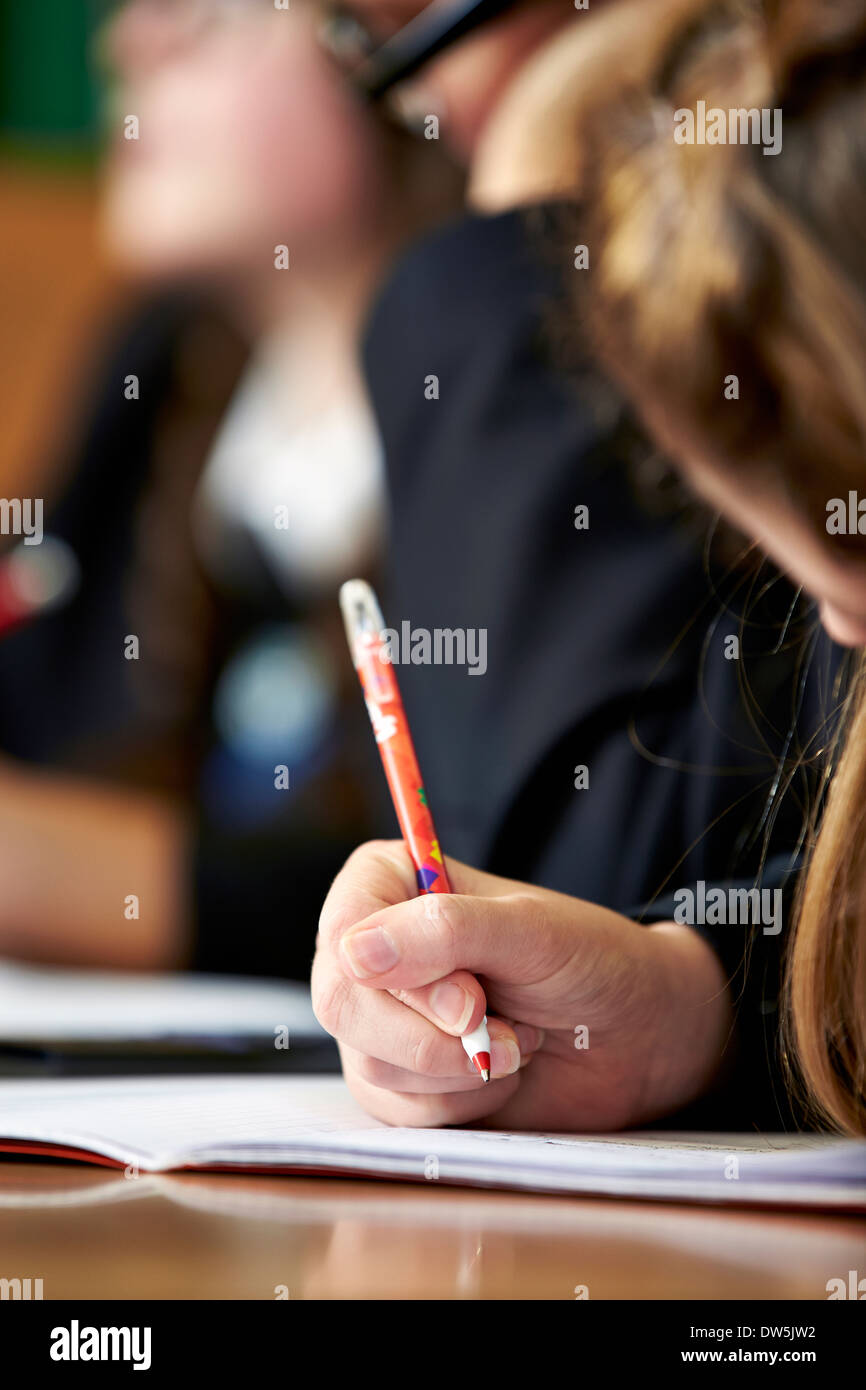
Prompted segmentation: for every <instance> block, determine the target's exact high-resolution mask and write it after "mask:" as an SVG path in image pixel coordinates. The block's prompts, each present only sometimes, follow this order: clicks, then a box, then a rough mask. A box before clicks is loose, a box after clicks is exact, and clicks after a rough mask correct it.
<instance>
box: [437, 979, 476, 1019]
mask: <svg viewBox="0 0 866 1390" xmlns="http://www.w3.org/2000/svg"><path fill="white" fill-rule="evenodd" d="M474 1007H475V1000H474V999H473V998H472V995H471V994H469V992H468V991H467V990H465V989H462V988H461V987H460V985H455V984H452V983H451V982H450V981H449V982H448V983H447V984H441V985H434V986H433V989H432V990H431V991H430V1008H431V1009H432V1010H433V1012H434V1014H435V1015H436V1017H437V1018H438V1019H439V1020H440V1021H441V1022H442V1023H444V1024H445V1026H446V1028H456V1029H457V1030H458V1032H462V1031H463V1029H464V1028H465V1027H466V1026H467V1024H468V1023H469V1019H470V1017H471V1014H472V1010H473V1008H474Z"/></svg>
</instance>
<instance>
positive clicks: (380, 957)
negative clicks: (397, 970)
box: [340, 927, 400, 980]
mask: <svg viewBox="0 0 866 1390" xmlns="http://www.w3.org/2000/svg"><path fill="white" fill-rule="evenodd" d="M340 949H341V951H342V952H343V954H344V956H345V957H346V961H347V963H348V966H349V969H350V970H351V972H352V974H353V975H356V976H357V977H358V979H359V980H365V979H367V978H368V976H370V975H384V973H385V971H386V970H393V968H394V966H395V965H396V964H397V962H398V960H399V959H400V952H399V951H398V950H397V947H396V946H395V945H394V942H393V941H392V940H391V938H390V936H389V935H388V933H387V932H386V931H385V928H384V927H365V928H364V930H363V931H353V932H349V933H348V934H347V935H346V936H344V937H343V940H342V941H341V943H340Z"/></svg>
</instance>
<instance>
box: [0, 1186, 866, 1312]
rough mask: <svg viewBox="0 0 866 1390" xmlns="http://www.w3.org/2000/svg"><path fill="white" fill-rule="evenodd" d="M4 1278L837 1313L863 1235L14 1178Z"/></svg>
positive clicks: (622, 1209)
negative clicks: (730, 1302)
mask: <svg viewBox="0 0 866 1390" xmlns="http://www.w3.org/2000/svg"><path fill="white" fill-rule="evenodd" d="M0 1264H2V1268H0V1277H6V1278H12V1277H16V1276H17V1277H19V1278H27V1277H30V1278H32V1279H35V1278H41V1279H42V1280H43V1292H44V1297H45V1298H46V1299H52V1298H69V1299H78V1298H83V1299H88V1298H130V1299H139V1298H165V1299H184V1298H227V1299H237V1298H244V1299H273V1298H274V1297H275V1289H276V1288H277V1286H279V1285H284V1286H286V1287H287V1289H288V1291H289V1296H290V1297H291V1298H292V1299H304V1298H385V1299H403V1298H436V1299H474V1298H511V1299H532V1298H545V1299H573V1298H574V1296H575V1294H574V1290H575V1286H576V1285H586V1286H587V1287H588V1290H589V1296H590V1298H591V1299H609V1298H637V1299H640V1298H670V1299H678V1298H698V1299H706V1298H732V1299H774V1298H778V1299H822V1300H823V1299H826V1296H827V1295H826V1283H827V1280H828V1279H830V1278H836V1277H839V1276H842V1277H847V1272H848V1270H849V1269H858V1270H861V1271H864V1270H866V1219H864V1218H858V1217H848V1216H823V1215H802V1214H792V1213H762V1212H746V1211H732V1210H731V1211H722V1210H719V1209H715V1208H700V1207H688V1206H667V1205H659V1204H654V1203H645V1202H616V1201H601V1200H588V1199H580V1198H559V1197H534V1196H522V1195H519V1194H516V1193H506V1192H477V1191H476V1192H472V1191H467V1190H460V1189H457V1188H447V1187H436V1186H435V1184H432V1183H431V1184H430V1185H425V1186H424V1187H411V1186H408V1185H403V1184H397V1183H394V1184H391V1183H384V1182H357V1181H355V1182H343V1181H338V1180H333V1179H330V1178H321V1179H315V1178H272V1177H245V1176H242V1175H227V1176H211V1175H196V1174H186V1175H183V1176H177V1175H174V1176H170V1177H162V1176H160V1177H157V1178H151V1177H140V1178H134V1177H133V1178H125V1177H124V1176H123V1175H122V1174H121V1173H119V1172H113V1171H111V1170H106V1169H101V1170H100V1169H96V1168H86V1167H76V1166H72V1165H64V1164H59V1163H57V1164H48V1163H46V1164H39V1163H17V1162H4V1163H0Z"/></svg>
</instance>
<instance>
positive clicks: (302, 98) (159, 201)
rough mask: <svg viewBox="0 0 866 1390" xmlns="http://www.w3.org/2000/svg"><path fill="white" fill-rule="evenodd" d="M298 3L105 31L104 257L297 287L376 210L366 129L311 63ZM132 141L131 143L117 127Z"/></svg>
mask: <svg viewBox="0 0 866 1390" xmlns="http://www.w3.org/2000/svg"><path fill="white" fill-rule="evenodd" d="M315 24H316V20H315V15H314V11H313V8H312V5H311V4H310V3H309V2H308V0H291V5H290V8H289V9H288V10H283V9H276V8H275V6H274V4H273V0H129V3H127V4H126V5H124V6H123V7H122V9H121V10H120V11H119V13H118V14H117V15H116V17H115V18H114V20H113V21H112V22H111V25H110V28H109V30H108V31H107V33H106V36H105V42H106V50H107V57H108V61H109V63H110V65H111V67H112V68H113V70H114V73H115V75H116V78H117V86H118V89H117V92H116V97H115V101H114V109H113V119H112V122H111V124H112V130H113V131H114V140H113V145H112V149H111V152H110V156H109V160H108V164H107V170H106V187H105V199H104V225H105V231H106V235H107V239H108V242H109V244H110V247H111V249H112V251H113V252H114V253H115V254H116V255H117V256H118V257H119V258H120V259H121V260H122V261H123V262H124V263H125V264H127V265H130V266H132V267H134V268H137V269H139V270H142V271H144V272H148V273H155V274H159V275H165V274H168V275H173V274H182V275H188V274H191V273H199V272H203V273H205V274H211V273H214V272H216V273H219V272H226V271H227V272H233V271H236V270H243V269H244V268H246V267H250V268H253V269H255V268H263V267H272V266H273V258H274V247H275V246H276V245H281V244H285V245H287V246H288V248H289V254H290V258H291V265H292V268H293V269H295V268H297V269H298V270H299V271H300V272H301V273H302V272H303V269H304V264H305V262H306V263H308V264H309V265H310V266H311V267H312V266H313V265H315V266H316V267H320V266H321V263H322V262H325V263H327V260H328V257H329V256H334V255H337V254H338V253H339V251H340V249H341V248H342V247H344V246H347V245H352V244H353V243H354V244H356V241H357V237H358V235H359V233H360V234H361V235H363V231H364V229H365V227H366V226H368V225H369V224H370V222H371V221H372V220H373V216H374V210H375V209H377V208H379V207H380V206H381V196H380V195H381V193H382V187H381V183H380V178H381V171H380V166H379V149H378V144H377V140H376V135H375V131H374V129H373V127H372V125H371V123H370V122H369V121H368V119H367V118H366V117H365V115H364V113H363V111H362V110H361V108H360V107H359V106H358V105H357V104H356V103H355V101H354V99H353V98H352V96H351V93H350V92H349V90H348V88H347V86H346V84H345V81H344V80H343V79H342V78H341V77H340V76H339V74H338V73H337V72H336V69H335V67H334V65H333V63H332V62H331V60H330V59H329V58H328V57H327V56H326V55H325V54H324V53H323V52H322V51H321V49H320V47H319V45H318V43H317V41H316V37H315ZM129 116H135V117H137V118H138V135H139V138H138V139H128V138H125V135H124V132H125V129H126V128H127V126H128V124H129V123H128V122H127V119H126V118H127V117H129Z"/></svg>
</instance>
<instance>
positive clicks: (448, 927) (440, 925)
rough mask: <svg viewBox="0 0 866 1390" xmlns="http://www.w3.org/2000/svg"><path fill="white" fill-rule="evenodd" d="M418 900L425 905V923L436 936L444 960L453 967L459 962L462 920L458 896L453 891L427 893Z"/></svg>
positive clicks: (423, 910)
mask: <svg viewBox="0 0 866 1390" xmlns="http://www.w3.org/2000/svg"><path fill="white" fill-rule="evenodd" d="M417 901H418V902H419V903H421V904H422V905H423V906H422V908H421V910H422V912H423V914H424V921H425V924H426V926H427V929H428V931H429V933H430V935H431V936H433V937H435V940H436V946H437V950H438V951H439V952H441V955H442V959H443V962H447V968H448V969H453V968H454V967H455V966H456V965H457V963H458V952H459V944H460V939H461V931H460V927H461V922H462V913H461V910H460V906H459V902H458V900H457V898H455V896H454V895H453V894H452V893H425V894H424V895H423V896H422V897H420V898H418V899H417Z"/></svg>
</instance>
